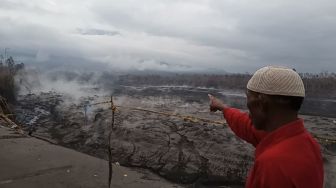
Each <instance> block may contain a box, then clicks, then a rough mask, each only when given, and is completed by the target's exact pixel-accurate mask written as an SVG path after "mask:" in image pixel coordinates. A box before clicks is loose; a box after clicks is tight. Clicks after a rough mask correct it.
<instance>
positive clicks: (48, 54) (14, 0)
mask: <svg viewBox="0 0 336 188" xmlns="http://www.w3.org/2000/svg"><path fill="white" fill-rule="evenodd" d="M335 10H336V1H333V0H318V1H317V0H304V1H303V0H297V1H293V0H141V1H139V0H29V1H27V0H0V24H1V26H0V54H2V55H3V56H4V54H5V50H4V49H5V48H8V49H7V50H6V51H7V54H8V55H12V56H13V57H14V59H16V60H17V61H19V62H24V63H26V64H30V65H33V66H34V65H35V66H44V67H52V68H55V67H56V68H57V67H71V68H72V69H75V68H85V69H95V68H98V67H101V68H102V69H104V70H126V71H127V70H137V71H146V70H159V71H170V72H178V71H185V72H254V71H255V70H257V69H259V68H261V67H263V66H266V65H283V66H288V67H291V68H295V69H296V70H298V71H299V72H322V71H329V72H336V53H335V51H336V50H335V49H336V35H335V33H336V11H335Z"/></svg>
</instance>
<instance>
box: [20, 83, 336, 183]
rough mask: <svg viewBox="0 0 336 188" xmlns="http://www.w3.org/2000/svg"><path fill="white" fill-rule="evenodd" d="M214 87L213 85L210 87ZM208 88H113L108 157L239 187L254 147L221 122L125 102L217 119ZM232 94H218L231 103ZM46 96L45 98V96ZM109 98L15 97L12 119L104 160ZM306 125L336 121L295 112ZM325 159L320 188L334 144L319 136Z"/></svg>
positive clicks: (334, 131)
mask: <svg viewBox="0 0 336 188" xmlns="http://www.w3.org/2000/svg"><path fill="white" fill-rule="evenodd" d="M212 92H214V91H212ZM216 92H217V93H215V94H217V95H219V94H220V93H219V91H216ZM207 93H209V91H208V90H197V92H193V91H190V88H187V89H185V88H180V89H177V90H174V91H172V90H171V89H169V88H155V89H149V90H148V89H146V88H128V89H126V90H122V92H121V91H115V93H114V102H115V104H116V105H121V106H123V107H119V108H117V111H116V115H115V127H114V129H113V134H112V139H111V142H112V148H113V150H112V154H113V160H114V162H118V163H120V164H121V165H123V166H128V167H136V168H144V169H150V170H151V171H152V172H154V173H156V174H158V175H160V176H162V177H164V178H166V179H167V180H169V181H172V182H176V183H179V184H183V185H185V186H191V187H221V186H227V187H243V186H244V183H245V178H246V176H247V171H248V169H249V167H250V166H251V165H252V163H253V153H254V148H253V147H252V146H250V145H249V144H247V143H245V142H244V141H241V140H240V139H239V138H237V137H236V136H235V135H234V134H233V133H232V132H231V130H230V129H229V128H227V127H226V126H225V125H217V124H213V123H208V122H202V121H190V120H188V119H183V118H177V117H169V116H166V115H162V114H154V113H151V112H148V111H134V110H131V109H129V108H125V107H136V108H145V109H150V110H153V111H159V112H165V113H170V114H174V115H190V116H196V117H201V118H206V119H211V120H216V121H224V119H223V117H222V114H221V113H210V112H209V109H208V105H209V104H208V99H207ZM237 96H239V97H241V96H240V94H239V93H234V92H233V93H232V92H231V93H229V94H228V93H226V94H225V96H223V97H222V98H223V99H224V100H228V103H229V104H231V105H235V104H237V103H239V102H241V101H238V100H239V98H236V97H237ZM51 98H52V99H51ZM108 100H109V97H108V96H106V97H97V96H96V97H95V96H94V97H91V98H83V99H81V100H79V102H78V101H76V103H75V102H73V101H72V100H71V98H70V99H68V98H67V97H65V96H63V95H60V94H56V93H43V94H38V95H34V94H32V95H26V96H22V97H21V98H20V103H19V107H18V108H17V110H16V112H17V114H19V115H18V116H17V119H18V121H19V122H22V124H24V125H25V130H26V131H27V132H32V134H33V135H35V136H38V137H43V138H47V139H50V140H52V141H54V142H56V143H58V144H60V145H63V146H66V147H70V148H74V149H76V150H78V151H81V152H85V153H88V154H90V155H93V156H97V157H100V158H103V159H106V158H107V155H106V148H107V136H108V132H109V130H110V126H111V119H112V116H111V110H110V109H109V104H100V105H95V106H87V107H84V106H86V105H85V103H87V102H85V101H88V103H90V104H92V103H95V102H100V101H108ZM80 105H82V106H80ZM302 118H303V119H304V120H305V125H306V127H307V129H308V130H309V131H311V132H312V133H314V134H317V135H319V136H321V137H326V138H334V139H335V138H336V119H335V118H327V117H320V116H304V115H303V116H302ZM321 147H322V151H323V155H324V161H325V174H326V175H325V176H326V187H332V186H333V185H335V184H336V183H335V182H334V180H335V175H334V174H336V170H335V168H336V164H335V161H336V160H335V155H336V145H335V143H333V144H329V143H324V142H321Z"/></svg>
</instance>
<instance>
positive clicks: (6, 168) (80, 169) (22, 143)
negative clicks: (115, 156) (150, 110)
mask: <svg viewBox="0 0 336 188" xmlns="http://www.w3.org/2000/svg"><path fill="white" fill-rule="evenodd" d="M0 167H1V168H0V187H2V188H16V187H17V188H19V187H20V188H21V187H24V188H36V187H49V188H58V187H62V188H63V187H69V188H70V187H71V188H77V187H81V188H91V187H92V188H99V187H104V188H107V187H108V163H107V161H105V160H102V159H98V158H95V157H92V156H89V155H86V154H83V153H80V152H76V151H73V150H70V149H67V148H63V147H60V146H56V145H52V144H50V143H47V142H44V141H41V140H38V139H35V138H32V137H28V136H25V135H20V134H18V133H16V132H15V131H14V130H11V129H9V128H7V127H3V126H1V125H0ZM111 187H122V188H131V187H139V188H142V187H143V188H150V187H153V188H154V187H155V188H157V187H162V188H170V187H180V186H178V185H175V184H173V183H170V182H167V181H165V180H164V179H162V178H160V177H158V176H156V175H155V174H153V173H151V172H148V171H141V172H140V171H135V170H132V169H129V168H125V167H121V166H117V165H114V166H113V179H112V186H111Z"/></svg>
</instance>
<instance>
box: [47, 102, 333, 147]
mask: <svg viewBox="0 0 336 188" xmlns="http://www.w3.org/2000/svg"><path fill="white" fill-rule="evenodd" d="M49 99H51V98H49ZM108 103H111V100H109V101H103V102H97V103H92V104H87V105H77V106H78V107H85V106H95V105H99V104H108ZM117 108H127V109H130V110H135V111H144V112H149V113H155V114H160V115H164V116H169V117H177V118H180V119H183V120H184V121H189V122H193V123H198V122H204V123H213V124H217V125H227V124H226V123H225V122H223V121H214V120H210V119H205V118H200V117H195V116H191V115H179V114H172V113H167V112H159V111H154V110H148V109H144V108H134V107H127V106H121V105H116V106H114V109H113V110H114V111H116V110H117ZM312 135H313V136H314V137H315V138H316V139H317V140H318V141H320V142H322V143H324V144H335V143H336V139H332V138H325V137H321V136H319V135H317V134H313V133H312Z"/></svg>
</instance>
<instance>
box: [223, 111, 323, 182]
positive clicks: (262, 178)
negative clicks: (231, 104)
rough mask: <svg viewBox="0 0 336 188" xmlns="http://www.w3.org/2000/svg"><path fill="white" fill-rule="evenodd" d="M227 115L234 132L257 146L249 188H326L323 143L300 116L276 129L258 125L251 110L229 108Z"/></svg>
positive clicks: (225, 112)
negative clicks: (254, 122)
mask: <svg viewBox="0 0 336 188" xmlns="http://www.w3.org/2000/svg"><path fill="white" fill-rule="evenodd" d="M223 114H224V117H225V119H226V121H227V123H228V125H229V126H230V128H231V129H232V131H233V132H234V133H235V134H236V135H237V136H238V137H240V138H241V139H243V140H245V141H247V142H249V143H251V144H252V145H253V146H255V147H256V151H255V161H254V166H253V167H252V169H251V170H250V173H249V176H248V178H247V182H246V187H247V188H252V187H253V188H266V187H269V188H291V187H296V188H322V187H323V177H324V175H323V161H322V156H321V151H320V146H319V144H318V143H317V142H316V140H315V139H314V138H313V137H312V136H311V135H310V133H309V132H308V131H307V130H306V129H305V128H304V126H303V120H302V119H298V120H296V121H293V122H291V123H288V124H286V125H284V126H282V127H280V128H278V129H276V130H275V131H272V132H269V133H268V132H265V131H259V130H256V129H255V128H254V126H253V125H252V121H251V119H250V117H249V116H248V114H247V113H243V112H241V111H239V110H238V109H234V108H226V109H225V110H224V111H223Z"/></svg>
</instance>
